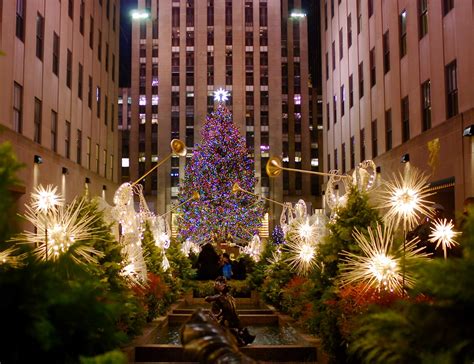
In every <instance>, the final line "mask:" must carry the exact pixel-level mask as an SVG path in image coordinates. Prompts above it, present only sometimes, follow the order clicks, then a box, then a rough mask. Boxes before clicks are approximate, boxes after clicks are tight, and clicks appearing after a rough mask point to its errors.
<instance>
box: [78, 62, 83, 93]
mask: <svg viewBox="0 0 474 364" xmlns="http://www.w3.org/2000/svg"><path fill="white" fill-rule="evenodd" d="M83 77H84V70H83V68H82V64H80V63H79V75H78V77H77V97H79V99H81V100H82V82H83Z"/></svg>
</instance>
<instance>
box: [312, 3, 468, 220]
mask: <svg viewBox="0 0 474 364" xmlns="http://www.w3.org/2000/svg"><path fill="white" fill-rule="evenodd" d="M321 14H322V15H321V38H322V41H321V44H322V48H323V49H322V56H323V57H322V58H323V59H322V77H323V82H322V83H323V115H324V117H323V119H324V135H325V144H324V155H325V157H324V158H323V159H324V164H325V166H324V169H325V170H326V171H327V170H330V169H339V170H342V171H343V172H344V171H348V170H350V169H352V168H354V166H355V165H356V164H357V163H359V162H360V161H361V160H364V159H374V161H375V162H376V164H377V165H379V166H380V167H381V172H382V175H383V176H384V177H388V175H389V173H390V174H391V172H392V171H396V170H398V169H400V167H401V165H400V161H401V158H402V156H404V155H407V154H408V156H409V160H410V163H411V164H412V165H414V166H416V167H418V168H421V169H422V170H424V171H426V172H427V173H429V174H430V182H431V186H432V189H433V190H435V191H437V192H438V193H437V194H436V196H434V197H433V199H434V200H436V201H438V202H440V203H442V204H443V205H445V207H446V208H447V210H448V212H449V213H450V214H452V213H453V211H454V210H455V209H456V210H461V209H462V203H463V200H464V198H465V197H467V196H472V195H474V178H473V173H474V154H473V153H474V146H473V143H474V138H472V136H469V135H466V136H463V134H471V135H472V132H474V130H472V129H471V133H469V127H470V126H472V125H473V124H474V82H473V81H474V52H473V50H474V47H473V41H472V37H473V35H474V33H473V29H474V3H473V2H472V1H454V0H416V1H415V0H394V1H392V0H382V1H378V0H368V1H367V0H366V1H355V0H325V1H321ZM473 129H474V128H473Z"/></svg>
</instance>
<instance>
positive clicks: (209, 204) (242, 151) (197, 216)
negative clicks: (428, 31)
mask: <svg viewBox="0 0 474 364" xmlns="http://www.w3.org/2000/svg"><path fill="white" fill-rule="evenodd" d="M219 92H221V93H219ZM216 99H217V100H218V101H220V103H219V106H218V108H217V110H216V111H214V112H213V113H211V114H210V115H208V116H207V118H206V123H205V125H204V127H203V129H202V132H201V136H202V143H201V144H198V145H196V146H195V148H194V153H193V156H192V158H191V160H190V161H188V162H187V164H186V170H185V176H184V181H182V182H181V185H180V192H179V196H178V198H179V201H180V203H183V202H184V201H187V200H188V199H190V198H191V197H192V194H193V192H195V191H198V192H199V194H200V198H199V200H194V201H192V202H189V203H185V204H183V205H182V206H181V208H180V213H181V215H180V219H179V228H178V229H179V235H180V237H181V238H182V239H183V240H184V239H188V238H189V239H191V240H192V241H194V242H196V243H205V242H209V241H210V240H212V239H213V238H214V237H216V238H217V239H222V240H226V238H227V237H228V235H231V236H232V238H233V239H234V240H237V241H238V240H244V241H249V240H250V239H251V238H252V235H253V234H254V233H256V232H257V229H258V227H259V226H260V225H261V221H262V218H263V203H262V201H260V200H258V199H257V198H256V197H255V196H251V195H249V194H246V193H242V192H241V193H232V186H233V185H234V183H236V182H237V183H238V184H239V186H240V187H241V188H242V189H245V190H247V191H252V192H253V191H254V187H255V183H256V178H255V176H254V162H253V160H252V159H250V158H249V156H248V150H247V148H246V146H245V139H244V138H243V137H242V136H241V135H240V133H239V130H238V129H237V127H236V126H235V125H234V123H233V122H232V114H231V113H230V111H229V110H228V109H227V108H226V107H225V106H224V103H223V101H225V100H226V94H225V91H223V92H222V91H218V92H216Z"/></svg>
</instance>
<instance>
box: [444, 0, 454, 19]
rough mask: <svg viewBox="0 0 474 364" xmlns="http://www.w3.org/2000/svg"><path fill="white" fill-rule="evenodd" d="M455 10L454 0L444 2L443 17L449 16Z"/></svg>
mask: <svg viewBox="0 0 474 364" xmlns="http://www.w3.org/2000/svg"><path fill="white" fill-rule="evenodd" d="M453 8H454V0H443V15H446V14H448V13H449V12H450V11H451V10H452V9H453Z"/></svg>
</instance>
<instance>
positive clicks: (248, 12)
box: [245, 1, 253, 27]
mask: <svg viewBox="0 0 474 364" xmlns="http://www.w3.org/2000/svg"><path fill="white" fill-rule="evenodd" d="M245 26H246V27H252V26H253V3H252V1H246V2H245Z"/></svg>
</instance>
